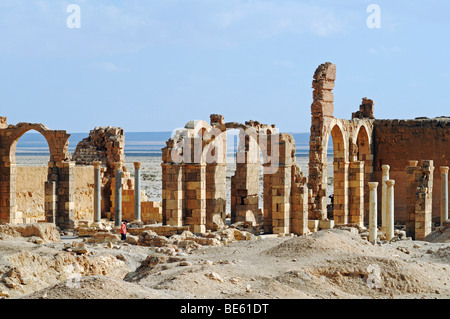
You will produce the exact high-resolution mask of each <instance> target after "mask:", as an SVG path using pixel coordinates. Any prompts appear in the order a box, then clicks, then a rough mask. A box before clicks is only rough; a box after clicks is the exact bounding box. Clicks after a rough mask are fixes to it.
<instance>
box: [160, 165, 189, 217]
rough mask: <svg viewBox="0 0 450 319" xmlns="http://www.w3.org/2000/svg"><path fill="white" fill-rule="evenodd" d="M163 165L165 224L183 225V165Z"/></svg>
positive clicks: (163, 212) (163, 213)
mask: <svg viewBox="0 0 450 319" xmlns="http://www.w3.org/2000/svg"><path fill="white" fill-rule="evenodd" d="M161 166H162V218H163V224H164V225H170V226H183V201H184V200H183V198H184V190H183V183H184V174H183V165H182V164H174V163H162V164H161Z"/></svg>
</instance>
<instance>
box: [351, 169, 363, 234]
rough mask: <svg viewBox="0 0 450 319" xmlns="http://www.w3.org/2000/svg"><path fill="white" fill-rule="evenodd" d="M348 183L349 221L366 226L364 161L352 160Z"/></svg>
mask: <svg viewBox="0 0 450 319" xmlns="http://www.w3.org/2000/svg"><path fill="white" fill-rule="evenodd" d="M348 185H349V218H348V219H349V222H350V223H352V224H357V225H359V226H364V162H362V161H360V162H350V164H349V169H348Z"/></svg>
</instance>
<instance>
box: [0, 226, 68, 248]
mask: <svg viewBox="0 0 450 319" xmlns="http://www.w3.org/2000/svg"><path fill="white" fill-rule="evenodd" d="M0 235H6V236H10V237H33V236H34V237H39V238H41V239H42V240H43V242H47V243H48V242H60V241H61V238H60V236H59V232H58V230H57V229H56V226H55V224H51V223H36V224H21V225H11V224H6V225H0Z"/></svg>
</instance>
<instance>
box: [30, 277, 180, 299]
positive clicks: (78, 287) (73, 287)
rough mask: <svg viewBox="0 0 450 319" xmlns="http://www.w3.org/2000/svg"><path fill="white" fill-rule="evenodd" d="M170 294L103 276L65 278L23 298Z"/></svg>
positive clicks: (110, 297) (97, 297)
mask: <svg viewBox="0 0 450 319" xmlns="http://www.w3.org/2000/svg"><path fill="white" fill-rule="evenodd" d="M162 298H172V296H171V295H169V294H167V293H165V292H163V291H158V290H155V289H149V288H143V287H141V286H139V285H136V284H133V283H129V282H125V281H123V280H120V279H116V278H110V277H105V276H89V277H82V278H80V279H79V280H73V279H72V280H70V279H69V280H66V281H63V282H60V283H58V284H56V285H53V286H51V287H48V288H45V289H43V290H40V291H37V292H35V293H32V294H30V295H27V296H24V297H23V299H162Z"/></svg>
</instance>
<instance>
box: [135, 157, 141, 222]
mask: <svg viewBox="0 0 450 319" xmlns="http://www.w3.org/2000/svg"><path fill="white" fill-rule="evenodd" d="M134 221H135V222H140V221H141V162H134Z"/></svg>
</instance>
